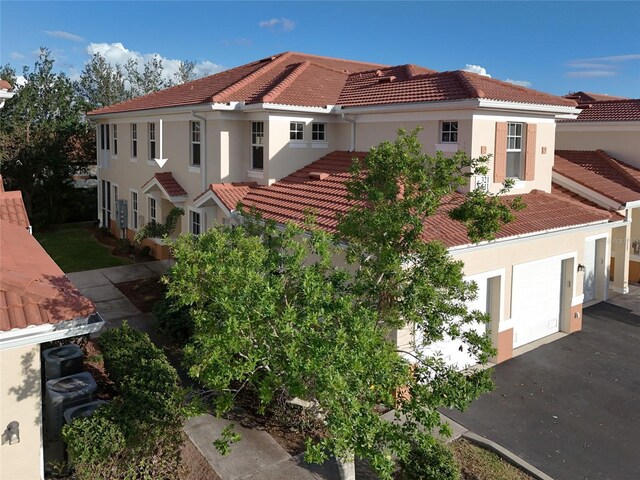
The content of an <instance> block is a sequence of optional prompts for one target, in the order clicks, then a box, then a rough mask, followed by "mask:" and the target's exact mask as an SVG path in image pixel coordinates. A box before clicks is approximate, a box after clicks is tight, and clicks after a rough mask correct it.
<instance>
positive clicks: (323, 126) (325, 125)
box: [311, 122, 328, 143]
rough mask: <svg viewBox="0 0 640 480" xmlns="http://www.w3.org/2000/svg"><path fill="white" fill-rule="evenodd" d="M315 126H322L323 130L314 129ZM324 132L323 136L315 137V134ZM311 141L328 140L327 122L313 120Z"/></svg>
mask: <svg viewBox="0 0 640 480" xmlns="http://www.w3.org/2000/svg"><path fill="white" fill-rule="evenodd" d="M315 127H322V131H320V130H318V131H314V130H315ZM320 133H322V138H313V137H314V135H319V134H320ZM311 142H319V143H326V142H328V140H327V122H311Z"/></svg>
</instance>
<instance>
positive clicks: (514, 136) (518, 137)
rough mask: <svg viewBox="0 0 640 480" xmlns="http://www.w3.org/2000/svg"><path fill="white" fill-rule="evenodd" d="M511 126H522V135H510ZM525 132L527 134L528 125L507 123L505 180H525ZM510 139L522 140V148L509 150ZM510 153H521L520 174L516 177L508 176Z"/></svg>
mask: <svg viewBox="0 0 640 480" xmlns="http://www.w3.org/2000/svg"><path fill="white" fill-rule="evenodd" d="M511 125H515V126H518V125H519V126H520V135H518V134H517V133H516V134H515V135H511V134H510V133H509V127H510V126H511ZM525 132H526V123H524V122H507V148H506V158H505V178H512V179H514V180H524V176H525V165H524V162H525V155H524V154H525V149H523V145H526V144H525V141H526V139H525ZM510 139H515V140H517V139H520V147H519V148H509V140H510ZM510 153H519V154H520V160H519V163H520V165H519V167H520V168H519V170H520V171H519V173H518V175H516V176H509V175H508V173H507V172H508V170H509V154H510Z"/></svg>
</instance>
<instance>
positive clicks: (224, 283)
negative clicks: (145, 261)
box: [168, 131, 516, 479]
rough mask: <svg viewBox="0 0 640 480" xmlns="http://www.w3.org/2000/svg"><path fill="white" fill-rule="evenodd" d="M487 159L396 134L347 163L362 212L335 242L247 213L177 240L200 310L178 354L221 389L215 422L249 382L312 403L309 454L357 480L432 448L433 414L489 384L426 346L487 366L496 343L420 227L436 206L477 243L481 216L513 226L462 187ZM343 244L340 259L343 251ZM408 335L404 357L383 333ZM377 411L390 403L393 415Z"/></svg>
mask: <svg viewBox="0 0 640 480" xmlns="http://www.w3.org/2000/svg"><path fill="white" fill-rule="evenodd" d="M486 162H487V158H483V159H477V160H471V159H468V158H467V157H466V156H465V155H464V154H463V153H458V154H456V155H454V156H453V157H451V158H445V157H443V156H441V155H438V156H436V157H430V156H427V155H424V154H422V148H421V146H420V144H419V142H418V140H417V134H416V132H413V133H411V134H407V133H405V132H402V131H400V132H399V135H398V138H397V140H396V141H395V142H393V143H392V142H384V143H382V144H381V145H380V146H379V147H376V148H374V149H372V150H371V151H370V152H369V154H368V156H367V157H366V158H365V159H364V160H363V161H362V162H357V163H356V164H355V165H354V169H353V173H352V177H351V180H350V182H349V183H348V190H349V193H350V197H351V198H352V199H353V200H355V203H354V207H353V208H352V209H351V210H350V211H349V212H348V213H347V214H346V215H345V216H344V218H342V219H341V223H340V229H339V230H340V234H339V235H338V236H337V237H336V238H333V237H332V236H330V235H329V234H327V233H326V232H323V231H320V230H318V229H317V228H315V227H314V226H313V224H312V222H311V221H310V222H309V223H308V224H307V225H305V226H304V228H301V227H297V226H294V225H288V226H287V227H286V228H285V229H279V228H276V226H275V225H274V224H273V223H272V222H265V221H263V219H262V218H260V216H259V215H256V214H253V213H249V214H245V217H244V218H245V221H244V224H243V225H242V226H238V227H235V228H232V227H223V226H218V227H215V228H213V229H211V230H209V231H208V232H206V233H205V234H203V235H201V236H199V237H193V236H182V237H181V238H180V239H179V240H178V241H177V243H176V244H175V246H174V255H175V258H176V261H177V262H176V265H175V266H174V268H173V269H172V271H171V275H170V277H169V280H168V283H169V286H168V295H169V297H170V298H172V299H173V300H174V301H175V304H176V306H177V307H189V308H190V309H191V317H192V319H193V321H194V334H193V336H192V338H191V341H190V343H189V344H188V345H187V347H186V349H185V358H186V361H187V363H188V365H189V367H190V370H189V371H190V375H191V376H192V377H194V378H195V379H197V380H199V381H200V382H202V383H203V384H204V385H206V386H207V387H209V388H211V389H212V390H213V391H214V392H215V393H216V404H215V406H216V413H217V414H219V415H222V414H224V413H225V412H227V411H229V410H230V409H231V408H232V407H233V406H234V401H235V399H236V398H237V395H238V393H239V391H240V390H242V389H251V390H252V391H253V392H255V394H256V395H257V396H258V398H259V400H260V405H261V408H262V409H264V408H266V406H267V405H269V404H270V402H272V401H274V399H275V398H285V399H287V400H288V401H289V402H290V403H292V404H294V405H299V406H301V407H303V408H307V409H309V410H310V411H311V412H312V413H314V414H316V416H317V417H318V419H319V420H320V421H321V422H322V424H323V426H324V429H325V430H326V433H327V435H326V436H324V437H323V438H321V439H319V440H311V439H309V440H308V441H307V452H306V456H307V459H308V460H310V461H314V462H321V461H323V460H324V459H326V458H327V456H328V455H335V456H336V457H337V458H338V459H340V460H341V462H340V465H341V468H342V473H343V477H344V478H353V475H354V468H353V459H354V457H360V458H366V459H368V460H369V463H370V464H371V465H372V467H373V468H374V469H375V470H376V471H377V473H378V474H379V475H380V477H381V478H384V479H389V478H391V477H392V474H393V471H394V468H395V461H396V459H397V460H400V461H409V457H410V455H415V452H416V451H421V452H425V455H437V454H438V452H439V451H440V449H438V448H437V447H436V446H435V445H436V440H435V438H434V436H433V435H432V431H433V430H434V429H439V430H440V431H442V432H444V433H446V432H447V427H446V425H443V424H441V421H440V417H439V414H438V411H437V409H438V408H440V407H455V408H460V409H462V408H464V407H466V406H467V405H468V404H469V402H470V401H471V400H473V399H475V398H476V397H477V396H478V395H480V394H481V393H482V392H485V391H487V390H488V389H490V387H491V382H490V378H489V374H488V373H487V372H486V371H474V372H466V373H463V372H459V371H457V370H456V369H455V368H454V367H452V366H450V365H447V364H446V363H445V362H444V360H443V359H442V358H441V357H438V356H436V355H433V354H430V353H428V350H426V349H425V348H424V347H425V346H428V345H429V344H431V343H432V342H434V341H438V340H442V339H443V338H444V337H445V335H448V336H450V337H451V338H454V339H459V340H460V341H461V342H462V343H465V344H467V345H468V346H470V348H471V351H472V352H473V354H474V355H475V357H476V358H477V359H478V361H479V362H480V363H484V362H486V360H487V359H488V357H489V356H490V355H491V354H492V353H493V349H492V347H491V343H490V340H489V338H488V337H487V336H482V335H478V334H475V333H473V332H470V331H469V329H468V328H465V326H466V325H468V324H471V323H473V322H483V321H487V320H488V318H487V316H486V315H484V314H482V313H480V312H478V311H473V312H469V311H467V308H466V306H465V303H466V301H467V300H470V299H472V298H473V297H474V296H475V294H476V291H477V287H476V286H475V285H474V284H471V283H469V282H466V281H465V280H464V275H463V265H462V263H461V262H458V261H454V260H453V259H452V258H451V257H450V256H449V254H448V252H447V249H446V248H445V246H444V245H443V244H442V243H440V242H438V241H425V239H424V238H425V237H424V235H423V233H425V232H424V228H425V227H424V225H425V224H427V225H428V220H429V218H430V217H432V216H433V215H434V214H435V213H436V212H437V211H438V210H439V209H440V208H446V209H453V210H454V213H453V215H455V216H456V218H457V219H458V220H460V221H462V222H464V223H465V224H467V225H468V230H469V232H470V236H471V238H473V239H474V240H477V239H479V238H480V237H481V236H482V237H484V238H490V237H491V236H492V235H493V234H495V231H494V230H495V229H493V228H487V227H486V226H484V224H483V217H484V216H486V217H488V218H493V219H498V221H494V222H489V223H490V225H494V226H496V227H498V226H499V225H500V224H501V223H504V222H507V221H509V220H510V219H511V217H512V213H511V208H512V207H513V206H516V205H509V204H505V203H503V202H502V201H500V200H499V199H497V198H495V196H492V195H488V194H486V193H482V192H470V193H469V194H468V195H466V197H465V198H463V199H460V198H459V196H456V195H454V194H453V192H454V191H455V190H456V188H458V187H459V186H461V185H463V184H465V183H466V181H468V177H469V176H470V175H471V174H473V173H485V172H486V169H487V167H486ZM456 199H457V200H456ZM479 212H480V213H482V215H479ZM344 244H346V245H347V248H346V251H345V249H344V248H343V247H338V246H337V245H344ZM344 258H346V265H345V266H344V267H340V266H337V265H338V264H339V263H340V259H344ZM401 328H415V330H416V331H417V332H418V335H417V336H416V338H418V340H417V341H416V342H415V343H414V345H413V348H412V349H410V350H407V351H400V350H399V347H398V345H397V344H396V343H395V342H394V341H392V340H390V339H391V338H392V337H393V332H394V330H396V329H401ZM381 410H395V415H396V420H398V421H396V422H390V421H387V420H385V419H383V418H382V417H381V416H380V414H379V412H380V411H381ZM400 419H402V421H399V420H400ZM429 464H430V465H447V464H448V462H447V461H446V459H441V460H437V461H432V462H429Z"/></svg>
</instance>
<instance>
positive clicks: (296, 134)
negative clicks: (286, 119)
mask: <svg viewBox="0 0 640 480" xmlns="http://www.w3.org/2000/svg"><path fill="white" fill-rule="evenodd" d="M289 140H304V123H302V122H291V123H290V124H289Z"/></svg>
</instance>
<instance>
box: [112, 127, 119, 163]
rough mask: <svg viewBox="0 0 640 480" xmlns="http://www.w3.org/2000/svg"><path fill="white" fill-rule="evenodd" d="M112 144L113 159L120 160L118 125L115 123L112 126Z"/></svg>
mask: <svg viewBox="0 0 640 480" xmlns="http://www.w3.org/2000/svg"><path fill="white" fill-rule="evenodd" d="M111 128H112V130H113V131H112V132H111V143H112V144H113V147H112V149H111V158H116V159H117V158H118V124H116V123H114V124H112V125H111Z"/></svg>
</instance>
